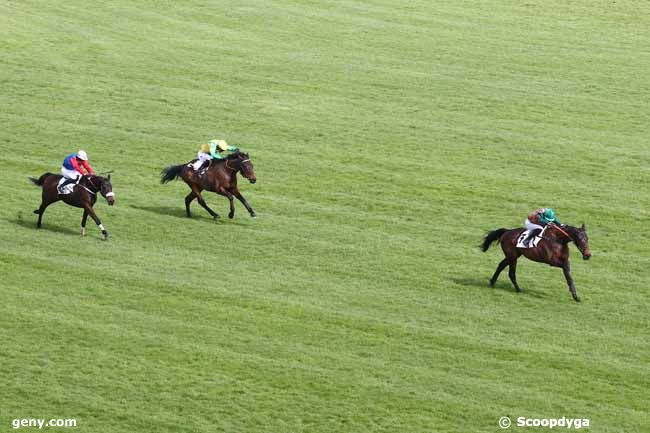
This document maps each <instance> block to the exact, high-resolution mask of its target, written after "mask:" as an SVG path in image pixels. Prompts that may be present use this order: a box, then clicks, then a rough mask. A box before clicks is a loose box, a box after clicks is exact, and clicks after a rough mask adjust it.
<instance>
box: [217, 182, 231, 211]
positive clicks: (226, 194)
mask: <svg viewBox="0 0 650 433" xmlns="http://www.w3.org/2000/svg"><path fill="white" fill-rule="evenodd" d="M217 193H218V194H221V195H222V196H224V197H226V198H227V199H228V201H229V202H230V212H228V218H230V219H232V218H234V216H235V200H234V197H233V195H232V193H231V192H230V191H228V190H227V189H226V188H224V187H220V188H219V189H218V190H217Z"/></svg>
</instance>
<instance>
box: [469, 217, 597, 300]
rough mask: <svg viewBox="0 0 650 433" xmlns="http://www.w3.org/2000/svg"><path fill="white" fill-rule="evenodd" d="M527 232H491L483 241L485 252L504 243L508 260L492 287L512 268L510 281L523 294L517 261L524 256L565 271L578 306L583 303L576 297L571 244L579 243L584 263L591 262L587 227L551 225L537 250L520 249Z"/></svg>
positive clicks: (482, 247) (495, 275) (493, 280)
mask: <svg viewBox="0 0 650 433" xmlns="http://www.w3.org/2000/svg"><path fill="white" fill-rule="evenodd" d="M523 231H524V229H522V228H519V229H510V230H508V229H503V228H502V229H498V230H494V231H491V232H489V233H488V234H487V235H486V236H485V239H484V241H483V245H482V246H481V249H482V250H483V251H484V252H485V251H487V250H488V248H490V245H491V244H492V242H494V241H497V242H501V249H502V250H503V253H504V254H505V256H506V258H505V259H503V260H502V261H501V263H499V265H498V266H497V270H496V272H494V275H493V276H492V278H491V279H490V286H494V283H496V281H497V278H499V274H500V273H501V271H503V269H504V268H505V267H506V266H509V270H508V276H509V277H510V281H512V284H513V285H514V286H515V289H516V290H517V292H521V288H520V287H519V285H518V284H517V275H516V272H517V258H519V256H521V255H522V254H523V255H524V257H526V258H527V259H529V260H533V261H535V262H541V263H546V264H549V265H551V266H555V267H558V268H562V270H563V271H564V277H565V278H566V281H567V284H568V285H569V291H570V292H571V295H572V296H573V299H575V301H576V302H580V298H579V297H578V295H577V293H576V287H575V285H574V284H573V278H571V267H570V265H569V246H568V244H569V242H571V241H573V242H575V244H576V246H577V247H578V250H580V252H581V253H582V258H583V259H584V260H589V258H590V257H591V252H590V251H589V239H588V237H587V230H586V228H585V225H584V224H583V225H582V227H580V228H577V227H572V226H568V225H556V224H549V227H548V228H547V229H546V230H545V231H544V233H543V237H542V239H541V240H540V241H539V243H538V244H537V246H536V247H533V248H517V239H518V238H519V235H521V233H522V232H523Z"/></svg>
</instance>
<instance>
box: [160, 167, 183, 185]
mask: <svg viewBox="0 0 650 433" xmlns="http://www.w3.org/2000/svg"><path fill="white" fill-rule="evenodd" d="M183 167H185V164H180V165H170V166H169V167H167V168H163V170H162V171H161V172H160V183H167V182H171V181H172V180H174V179H176V178H177V177H178V176H180V175H181V171H182V170H183Z"/></svg>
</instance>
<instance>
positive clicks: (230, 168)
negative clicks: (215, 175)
mask: <svg viewBox="0 0 650 433" xmlns="http://www.w3.org/2000/svg"><path fill="white" fill-rule="evenodd" d="M228 162H229V160H227V159H226V164H225V165H226V168H227V169H229V170H232V171H234V172H237V171H239V170H240V169H241V164H243V163H245V162H250V158H247V159H243V160H241V161H239V165H240V167H239V168H232V167H231V166H229V165H228Z"/></svg>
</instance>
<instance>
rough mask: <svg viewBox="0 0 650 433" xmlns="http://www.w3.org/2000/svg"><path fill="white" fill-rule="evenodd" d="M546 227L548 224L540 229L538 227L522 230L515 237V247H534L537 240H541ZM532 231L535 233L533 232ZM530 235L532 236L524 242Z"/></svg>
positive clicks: (537, 242)
mask: <svg viewBox="0 0 650 433" xmlns="http://www.w3.org/2000/svg"><path fill="white" fill-rule="evenodd" d="M546 227H548V226H545V227H544V228H543V229H542V230H540V229H533V230H524V231H523V232H522V233H521V234H520V235H519V237H518V238H517V248H535V247H536V246H537V244H539V241H541V240H542V237H543V235H544V232H545V231H546ZM533 232H536V233H535V234H533ZM531 235H532V236H533V238H532V239H531V240H530V241H528V242H525V241H526V239H528V236H531Z"/></svg>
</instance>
